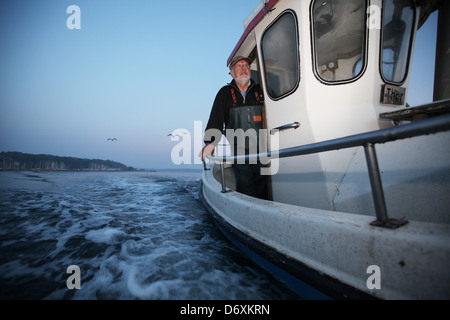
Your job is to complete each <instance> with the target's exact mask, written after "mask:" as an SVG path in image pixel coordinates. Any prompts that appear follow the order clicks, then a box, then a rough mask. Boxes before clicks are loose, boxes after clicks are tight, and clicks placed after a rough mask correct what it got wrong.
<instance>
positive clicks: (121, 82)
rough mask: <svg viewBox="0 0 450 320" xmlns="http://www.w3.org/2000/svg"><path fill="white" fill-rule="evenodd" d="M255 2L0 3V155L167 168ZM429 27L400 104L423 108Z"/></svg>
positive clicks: (208, 99)
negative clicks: (77, 16)
mask: <svg viewBox="0 0 450 320" xmlns="http://www.w3.org/2000/svg"><path fill="white" fill-rule="evenodd" d="M258 3H259V0H220V1H219V0H208V1H207V0H196V1H149V0H142V1H139V0H126V1H125V0H114V1H112V0H85V1H74V0H70V1H66V0H39V1H26V0H8V1H5V0H3V1H1V2H0V41H1V43H0V48H1V49H0V57H1V59H0V151H19V152H25V153H34V154H52V155H58V156H71V157H79V158H89V159H103V160H108V159H109V160H114V161H118V162H121V163H123V164H125V165H128V166H133V167H135V168H154V169H163V168H173V167H176V166H175V165H174V164H173V163H172V161H171V150H172V148H173V147H174V146H175V145H176V142H173V141H171V139H170V137H168V136H167V135H168V134H169V133H171V132H173V131H174V130H175V129H178V128H184V129H187V130H189V131H190V132H191V133H193V132H194V122H195V121H202V122H203V127H204V126H206V122H207V120H208V116H209V112H210V109H211V105H212V103H213V100H214V97H215V95H216V93H217V91H218V90H219V89H220V87H221V86H223V85H224V84H226V83H227V82H229V81H230V80H231V78H230V76H229V75H228V69H227V68H226V60H227V58H228V56H229V55H230V53H231V51H232V50H233V48H234V46H235V44H236V43H237V41H238V40H239V38H240V37H241V35H242V33H243V31H244V30H243V21H244V19H245V18H247V16H248V15H249V14H250V13H251V12H252V11H253V9H254V8H255V7H256V6H257V4H258ZM70 5H77V6H78V7H79V8H80V10H81V20H80V21H81V25H80V27H81V29H69V28H68V27H67V19H68V18H69V17H70V16H71V14H70V13H67V12H66V11H67V8H68V7H69V6H70ZM436 20H437V14H436V13H434V14H433V15H432V16H431V18H430V19H429V21H428V22H427V23H426V24H425V25H424V26H423V27H422V29H421V30H419V33H418V38H417V40H416V51H415V53H414V60H413V68H412V78H411V85H410V89H409V94H408V103H409V104H410V105H412V106H414V105H419V104H423V103H426V102H430V101H432V85H433V77H434V69H433V66H434V54H435V41H436V33H435V28H436ZM108 138H117V139H118V140H117V141H114V142H112V141H107V139H108ZM192 138H194V137H192ZM200 139H201V137H200ZM192 156H194V155H192ZM195 156H196V155H195ZM198 167H199V168H200V165H198Z"/></svg>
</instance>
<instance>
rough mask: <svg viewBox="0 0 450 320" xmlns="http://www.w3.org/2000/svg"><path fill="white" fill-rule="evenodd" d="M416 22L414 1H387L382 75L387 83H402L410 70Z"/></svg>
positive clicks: (384, 4)
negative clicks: (410, 53)
mask: <svg viewBox="0 0 450 320" xmlns="http://www.w3.org/2000/svg"><path fill="white" fill-rule="evenodd" d="M413 22H414V7H413V3H412V0H385V1H384V3H383V30H382V32H383V35H382V51H381V73H382V76H383V78H384V79H385V80H386V81H390V82H396V83H402V82H403V81H404V80H405V77H406V71H407V68H408V60H409V49H410V44H411V36H412V28H413Z"/></svg>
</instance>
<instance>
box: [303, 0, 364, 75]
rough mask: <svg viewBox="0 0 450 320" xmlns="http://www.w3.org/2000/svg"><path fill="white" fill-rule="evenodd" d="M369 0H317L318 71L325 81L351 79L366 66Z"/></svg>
mask: <svg viewBox="0 0 450 320" xmlns="http://www.w3.org/2000/svg"><path fill="white" fill-rule="evenodd" d="M366 8H367V4H366V1H365V0H345V1H343V0H317V1H314V4H313V6H312V19H311V21H312V24H313V33H314V37H313V40H314V59H315V61H314V63H315V74H316V76H317V77H318V78H319V79H320V80H321V81H324V82H347V81H351V80H353V79H355V78H357V77H359V76H360V75H361V74H362V72H363V70H364V67H365V48H366V32H367V31H366V11H367V9H366Z"/></svg>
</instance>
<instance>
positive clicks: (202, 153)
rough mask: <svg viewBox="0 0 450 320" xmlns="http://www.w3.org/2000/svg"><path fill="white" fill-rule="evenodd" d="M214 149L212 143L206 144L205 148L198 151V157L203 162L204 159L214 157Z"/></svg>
mask: <svg viewBox="0 0 450 320" xmlns="http://www.w3.org/2000/svg"><path fill="white" fill-rule="evenodd" d="M214 149H215V146H214V145H213V144H212V143H211V144H207V145H206V146H204V147H203V149H202V151H200V153H199V154H198V157H199V158H200V159H202V161H203V160H204V159H205V158H206V157H209V156H212V155H214Z"/></svg>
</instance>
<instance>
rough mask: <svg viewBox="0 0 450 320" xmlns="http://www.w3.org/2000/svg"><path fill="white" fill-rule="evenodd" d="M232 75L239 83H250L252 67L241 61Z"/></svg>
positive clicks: (234, 68) (234, 67)
mask: <svg viewBox="0 0 450 320" xmlns="http://www.w3.org/2000/svg"><path fill="white" fill-rule="evenodd" d="M231 75H232V76H233V78H234V79H235V80H236V81H237V82H238V83H239V82H241V83H247V82H248V81H250V66H249V65H248V63H247V61H245V60H240V61H238V62H237V63H236V64H235V65H234V66H233V70H232V73H231Z"/></svg>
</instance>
